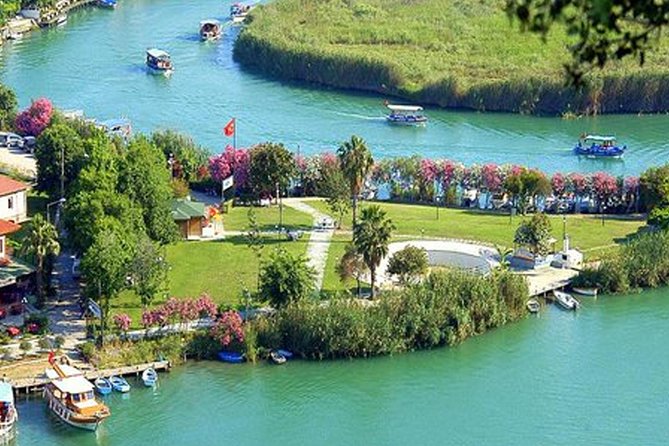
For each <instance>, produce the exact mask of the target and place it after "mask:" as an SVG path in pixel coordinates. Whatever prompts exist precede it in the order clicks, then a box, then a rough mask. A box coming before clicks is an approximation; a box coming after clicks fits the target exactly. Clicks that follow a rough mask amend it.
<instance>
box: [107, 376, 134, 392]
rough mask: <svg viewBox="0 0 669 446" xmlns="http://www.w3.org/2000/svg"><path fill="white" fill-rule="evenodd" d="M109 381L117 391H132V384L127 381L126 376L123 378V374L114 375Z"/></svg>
mask: <svg viewBox="0 0 669 446" xmlns="http://www.w3.org/2000/svg"><path fill="white" fill-rule="evenodd" d="M109 382H111V385H112V387H113V388H114V390H116V391H117V392H121V393H128V392H130V384H128V381H126V380H125V378H123V377H122V376H112V377H111V378H109Z"/></svg>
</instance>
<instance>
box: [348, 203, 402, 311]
mask: <svg viewBox="0 0 669 446" xmlns="http://www.w3.org/2000/svg"><path fill="white" fill-rule="evenodd" d="M394 230H395V225H394V224H393V222H392V221H391V220H390V219H389V218H387V217H386V211H384V210H382V209H381V208H380V207H379V206H377V205H373V206H368V207H366V208H364V209H363V210H362V212H361V215H360V221H359V222H358V223H356V225H355V226H354V227H353V244H354V245H355V248H356V250H357V251H358V253H360V255H361V256H362V258H363V260H364V262H365V264H366V265H367V268H369V272H370V278H371V285H372V296H371V297H372V299H373V298H374V296H375V291H374V286H375V284H376V268H377V267H378V266H379V264H380V263H381V260H382V259H383V258H384V257H385V256H387V255H388V245H389V244H390V239H391V237H392V233H393V231H394Z"/></svg>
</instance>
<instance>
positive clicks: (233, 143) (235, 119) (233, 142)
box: [232, 118, 237, 158]
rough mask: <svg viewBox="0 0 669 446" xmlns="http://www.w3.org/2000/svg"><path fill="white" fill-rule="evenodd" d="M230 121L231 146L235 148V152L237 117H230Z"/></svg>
mask: <svg viewBox="0 0 669 446" xmlns="http://www.w3.org/2000/svg"><path fill="white" fill-rule="evenodd" d="M232 122H234V124H233V127H232V128H233V130H234V131H233V132H232V146H233V148H234V149H235V152H237V118H232ZM235 158H237V157H236V156H235Z"/></svg>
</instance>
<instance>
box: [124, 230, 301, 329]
mask: <svg viewBox="0 0 669 446" xmlns="http://www.w3.org/2000/svg"><path fill="white" fill-rule="evenodd" d="M307 240H308V239H307V238H304V239H302V240H299V241H296V242H288V241H284V240H283V239H282V240H277V239H275V238H267V239H266V242H265V243H266V244H265V248H264V252H263V255H264V257H265V258H267V257H268V256H269V255H270V253H271V252H272V251H273V250H274V249H277V248H279V247H281V248H284V249H286V250H287V251H289V252H291V253H292V254H304V253H305V252H306V246H307ZM167 260H168V262H169V263H170V267H171V269H170V271H169V275H168V286H169V292H168V294H169V296H171V297H172V296H173V297H178V298H187V297H198V296H199V295H200V294H202V293H208V294H209V295H210V296H211V297H212V298H213V299H214V300H215V301H216V303H218V304H220V305H230V306H235V305H237V304H239V303H240V294H241V290H242V289H243V287H248V288H249V289H250V290H252V291H253V290H256V289H257V286H256V285H257V274H258V260H257V258H256V257H255V254H254V253H253V251H252V250H251V249H249V248H248V247H247V246H246V240H245V239H244V237H243V236H238V237H229V238H227V239H225V240H220V241H203V242H179V243H176V244H174V245H171V246H169V247H168V248H167ZM164 300H165V299H162V300H161V299H156V301H155V302H154V304H155V305H159V304H161V303H162V302H164ZM113 306H114V309H113V312H114V313H128V314H129V315H130V316H131V318H132V320H133V327H136V328H139V321H140V317H141V312H142V310H141V305H140V300H139V297H138V296H137V295H135V293H133V292H129V291H126V292H124V293H122V294H121V296H119V298H118V299H117V300H116V301H115V302H114V304H113Z"/></svg>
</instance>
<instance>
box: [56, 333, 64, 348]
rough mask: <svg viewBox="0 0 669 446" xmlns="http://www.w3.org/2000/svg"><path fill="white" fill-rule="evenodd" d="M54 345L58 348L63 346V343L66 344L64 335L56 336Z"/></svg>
mask: <svg viewBox="0 0 669 446" xmlns="http://www.w3.org/2000/svg"><path fill="white" fill-rule="evenodd" d="M53 345H54V347H56V348H58V349H59V348H62V347H63V345H65V338H64V337H63V336H56V338H55V339H54V340H53Z"/></svg>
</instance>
